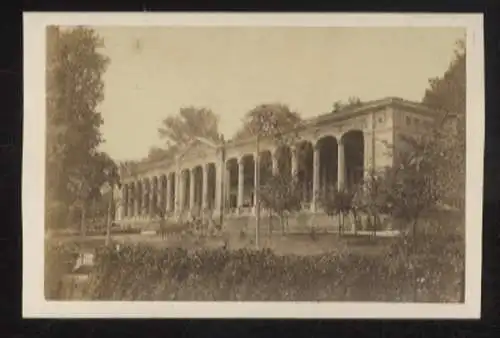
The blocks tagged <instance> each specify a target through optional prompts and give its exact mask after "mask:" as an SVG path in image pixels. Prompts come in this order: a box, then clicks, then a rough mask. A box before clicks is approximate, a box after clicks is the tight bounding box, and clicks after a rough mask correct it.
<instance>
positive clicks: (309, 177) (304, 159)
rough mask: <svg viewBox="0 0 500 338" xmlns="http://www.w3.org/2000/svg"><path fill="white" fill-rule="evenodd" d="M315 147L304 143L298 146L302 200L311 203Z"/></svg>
mask: <svg viewBox="0 0 500 338" xmlns="http://www.w3.org/2000/svg"><path fill="white" fill-rule="evenodd" d="M313 156H314V150H313V145H312V143H311V142H309V141H302V142H300V143H299V144H298V145H297V162H298V167H297V180H298V183H299V185H300V187H301V199H302V201H303V202H306V203H309V202H311V200H312V195H313V174H314V171H313Z"/></svg>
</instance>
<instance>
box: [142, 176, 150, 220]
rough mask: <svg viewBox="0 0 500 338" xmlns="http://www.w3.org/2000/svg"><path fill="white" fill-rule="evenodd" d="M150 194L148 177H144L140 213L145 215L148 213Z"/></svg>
mask: <svg viewBox="0 0 500 338" xmlns="http://www.w3.org/2000/svg"><path fill="white" fill-rule="evenodd" d="M150 194H151V183H150V181H149V178H146V179H144V189H143V192H142V213H141V214H142V215H143V216H147V215H148V214H149V205H150V196H151V195H150Z"/></svg>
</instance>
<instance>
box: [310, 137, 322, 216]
mask: <svg viewBox="0 0 500 338" xmlns="http://www.w3.org/2000/svg"><path fill="white" fill-rule="evenodd" d="M319 169H320V159H319V147H318V144H315V145H314V146H313V189H312V203H311V211H313V212H315V211H316V210H317V204H318V203H317V202H318V193H319V175H320V172H319Z"/></svg>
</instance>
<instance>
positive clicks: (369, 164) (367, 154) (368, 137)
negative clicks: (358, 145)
mask: <svg viewBox="0 0 500 338" xmlns="http://www.w3.org/2000/svg"><path fill="white" fill-rule="evenodd" d="M363 140H364V145H363V146H364V148H363V156H364V161H363V171H364V177H365V179H366V178H368V177H369V175H370V171H371V170H372V169H373V168H374V163H373V133H372V132H364V133H363Z"/></svg>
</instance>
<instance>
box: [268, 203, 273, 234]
mask: <svg viewBox="0 0 500 338" xmlns="http://www.w3.org/2000/svg"><path fill="white" fill-rule="evenodd" d="M267 214H268V222H267V230H268V236H269V238H271V236H272V232H273V214H272V212H271V209H268V212H267Z"/></svg>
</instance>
